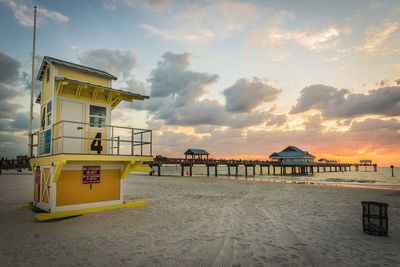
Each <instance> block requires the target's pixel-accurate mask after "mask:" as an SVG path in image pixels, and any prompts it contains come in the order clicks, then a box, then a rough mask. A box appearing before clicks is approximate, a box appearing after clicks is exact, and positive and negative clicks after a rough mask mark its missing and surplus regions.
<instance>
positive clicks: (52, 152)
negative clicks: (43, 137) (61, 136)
mask: <svg viewBox="0 0 400 267" xmlns="http://www.w3.org/2000/svg"><path fill="white" fill-rule="evenodd" d="M31 144H32V143H31ZM50 153H51V155H53V154H54V124H53V125H51V151H50Z"/></svg>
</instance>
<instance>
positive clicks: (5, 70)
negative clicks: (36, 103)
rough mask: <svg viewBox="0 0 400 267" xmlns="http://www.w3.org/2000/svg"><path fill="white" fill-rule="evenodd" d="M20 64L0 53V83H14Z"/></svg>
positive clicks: (17, 76)
mask: <svg viewBox="0 0 400 267" xmlns="http://www.w3.org/2000/svg"><path fill="white" fill-rule="evenodd" d="M20 67H21V63H20V62H19V61H18V60H16V59H15V58H12V57H10V56H9V55H7V54H4V53H0V83H14V82H15V81H16V80H18V78H19V68H20Z"/></svg>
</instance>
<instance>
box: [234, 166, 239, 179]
mask: <svg viewBox="0 0 400 267" xmlns="http://www.w3.org/2000/svg"><path fill="white" fill-rule="evenodd" d="M235 167H236V178H237V177H238V175H239V171H238V165H237V164H236V166H235Z"/></svg>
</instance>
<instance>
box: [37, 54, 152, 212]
mask: <svg viewBox="0 0 400 267" xmlns="http://www.w3.org/2000/svg"><path fill="white" fill-rule="evenodd" d="M37 79H38V80H39V81H42V89H41V93H40V96H39V97H38V99H37V101H36V103H38V104H40V128H39V131H37V132H36V133H34V134H33V135H32V137H31V138H32V142H31V144H33V145H32V147H30V149H31V151H32V155H33V158H31V159H30V165H31V167H32V171H33V183H34V187H33V190H34V192H33V205H34V206H36V207H38V208H40V209H43V210H45V211H48V212H51V213H52V212H60V211H71V210H77V209H86V208H97V207H104V206H110V205H118V204H122V203H123V201H124V199H123V180H124V178H125V177H126V176H127V175H128V174H129V173H130V172H131V171H135V172H138V171H139V172H149V171H151V169H150V168H149V167H146V166H142V164H143V162H145V161H146V162H151V161H152V160H153V157H152V132H151V130H146V129H137V128H131V127H125V126H124V127H120V126H113V125H112V124H111V113H112V110H113V109H114V108H115V107H116V106H117V105H118V104H119V103H120V102H121V101H129V102H132V101H133V100H139V101H142V100H145V99H148V98H149V97H148V96H144V95H140V94H135V93H132V92H126V91H122V90H118V89H115V88H112V80H116V79H117V78H116V77H115V76H113V75H111V74H109V73H107V72H105V71H102V70H98V69H93V68H89V67H86V66H82V65H78V64H74V63H71V62H66V61H63V60H59V59H55V58H51V57H47V56H45V57H44V58H43V61H42V64H41V67H40V69H39V73H38V76H37ZM131 116H135V114H132V115H131Z"/></svg>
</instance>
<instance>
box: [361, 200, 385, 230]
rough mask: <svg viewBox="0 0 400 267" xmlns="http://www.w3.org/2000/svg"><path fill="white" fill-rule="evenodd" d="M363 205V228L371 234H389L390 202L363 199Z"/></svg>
mask: <svg viewBox="0 0 400 267" xmlns="http://www.w3.org/2000/svg"><path fill="white" fill-rule="evenodd" d="M361 204H362V206H363V213H362V219H363V230H364V233H367V234H370V235H380V236H387V234H388V230H389V229H388V214H387V208H388V206H389V205H388V204H386V203H380V202H374V201H362V202H361Z"/></svg>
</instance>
